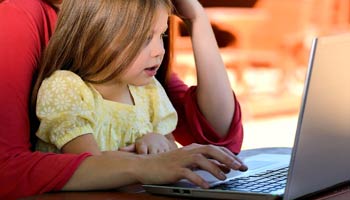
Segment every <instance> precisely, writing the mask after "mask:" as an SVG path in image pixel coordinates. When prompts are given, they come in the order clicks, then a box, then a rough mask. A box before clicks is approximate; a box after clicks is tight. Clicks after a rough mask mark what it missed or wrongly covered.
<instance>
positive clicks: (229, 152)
mask: <svg viewBox="0 0 350 200" xmlns="http://www.w3.org/2000/svg"><path fill="white" fill-rule="evenodd" d="M220 148H221V150H223V151H224V152H226V153H227V154H229V155H231V156H232V157H234V158H235V160H236V161H237V162H239V163H240V164H241V166H240V167H239V168H238V170H240V171H247V170H248V166H247V165H246V164H244V162H243V161H242V160H241V159H240V158H238V157H237V156H236V155H235V154H234V153H232V152H231V151H230V150H228V149H227V148H225V147H220Z"/></svg>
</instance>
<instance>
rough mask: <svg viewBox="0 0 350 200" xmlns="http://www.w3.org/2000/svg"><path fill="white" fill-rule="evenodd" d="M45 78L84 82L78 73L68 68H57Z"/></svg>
mask: <svg viewBox="0 0 350 200" xmlns="http://www.w3.org/2000/svg"><path fill="white" fill-rule="evenodd" d="M45 80H49V81H53V80H54V81H57V80H62V81H65V82H66V81H67V82H74V83H84V81H83V79H82V78H81V77H80V76H79V75H77V74H75V73H74V72H71V71H68V70H57V71H55V72H54V73H53V74H52V75H51V76H49V77H48V78H46V79H45Z"/></svg>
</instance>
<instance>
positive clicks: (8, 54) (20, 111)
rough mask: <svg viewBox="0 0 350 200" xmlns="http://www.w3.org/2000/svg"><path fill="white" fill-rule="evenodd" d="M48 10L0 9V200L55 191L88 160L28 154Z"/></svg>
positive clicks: (32, 0)
mask: <svg viewBox="0 0 350 200" xmlns="http://www.w3.org/2000/svg"><path fill="white" fill-rule="evenodd" d="M49 9H50V8H49V7H48V5H46V4H44V3H43V2H40V1H38V0H28V1H16V0H6V1H3V2H1V3H0V30H1V31H0V91H1V93H0V188H1V189H0V199H13V198H18V197H23V196H28V195H33V194H38V193H43V192H47V191H52V190H59V189H60V188H62V187H63V185H64V184H65V183H66V182H67V181H68V179H69V177H70V176H71V175H72V174H73V172H74V171H75V169H76V168H77V167H78V166H79V164H80V163H81V162H82V161H83V160H84V159H85V158H86V157H87V156H88V154H82V155H55V154H43V153H40V152H31V151H30V150H29V149H30V142H29V135H30V123H29V114H28V110H29V107H28V105H29V96H30V86H31V82H32V76H33V73H34V70H35V67H36V65H37V62H38V60H39V55H40V53H41V49H42V47H43V46H44V45H45V41H47V40H48V37H49V32H50V31H52V30H51V28H52V26H51V24H50V23H49V21H50V19H51V17H54V15H55V13H53V14H54V15H50V12H47V13H46V14H47V15H45V16H44V15H43V13H44V12H45V11H46V10H49ZM38 24H40V26H39V25H38Z"/></svg>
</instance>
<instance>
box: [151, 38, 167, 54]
mask: <svg viewBox="0 0 350 200" xmlns="http://www.w3.org/2000/svg"><path fill="white" fill-rule="evenodd" d="M164 54H165V49H164V45H163V40H160V41H159V42H157V44H155V45H154V47H153V49H152V52H151V56H152V57H158V56H163V55H164Z"/></svg>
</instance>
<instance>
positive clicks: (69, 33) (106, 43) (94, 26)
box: [32, 0, 172, 109]
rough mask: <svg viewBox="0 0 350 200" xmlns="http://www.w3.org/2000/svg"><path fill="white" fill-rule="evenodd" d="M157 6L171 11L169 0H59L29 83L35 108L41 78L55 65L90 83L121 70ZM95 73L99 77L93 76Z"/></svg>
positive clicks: (133, 54)
mask: <svg viewBox="0 0 350 200" xmlns="http://www.w3.org/2000/svg"><path fill="white" fill-rule="evenodd" d="M159 6H163V7H164V8H166V9H168V11H169V14H170V12H171V9H172V5H171V1H170V0H128V1H125V0H98V1H95V0H64V1H63V4H62V7H61V10H60V12H59V15H58V22H57V26H56V30H55V33H54V34H53V36H52V38H51V39H50V42H49V44H48V46H47V48H46V49H45V51H44V54H43V57H42V61H41V65H40V67H39V71H38V76H37V79H36V82H35V85H34V89H33V98H32V106H34V109H35V106H36V99H37V93H38V90H39V87H40V85H41V83H42V81H43V80H44V79H45V78H47V77H49V76H50V75H52V73H53V72H54V71H56V70H69V71H72V72H74V73H76V74H77V75H79V76H80V77H81V78H82V79H83V80H84V81H87V82H92V83H104V82H107V81H109V80H111V79H113V78H115V77H117V76H118V75H120V73H121V72H123V71H124V70H125V69H126V68H127V67H128V66H129V65H130V64H131V63H132V61H133V60H134V58H135V57H136V56H137V55H138V53H139V51H140V49H141V48H142V46H143V44H144V42H145V41H146V39H147V37H148V34H149V33H150V30H151V26H152V24H153V22H154V20H155V18H156V17H157V15H156V14H157V13H158V12H157V9H158V8H159ZM112 63H113V64H112ZM116 66H117V67H116ZM97 74H100V75H103V79H100V80H94V77H96V75H97Z"/></svg>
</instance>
